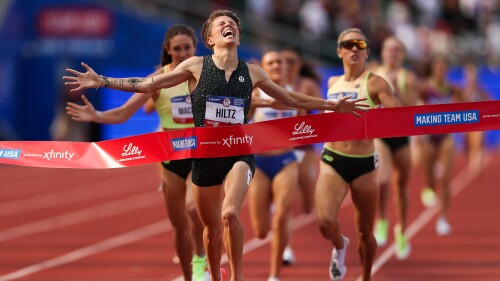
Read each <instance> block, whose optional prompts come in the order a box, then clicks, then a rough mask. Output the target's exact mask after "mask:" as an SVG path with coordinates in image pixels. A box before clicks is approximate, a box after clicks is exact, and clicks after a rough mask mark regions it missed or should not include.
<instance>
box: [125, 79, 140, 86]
mask: <svg viewBox="0 0 500 281" xmlns="http://www.w3.org/2000/svg"><path fill="white" fill-rule="evenodd" d="M140 82H142V81H141V80H140V79H138V78H129V79H128V83H129V84H130V85H132V88H135V85H137V84H139V83H140Z"/></svg>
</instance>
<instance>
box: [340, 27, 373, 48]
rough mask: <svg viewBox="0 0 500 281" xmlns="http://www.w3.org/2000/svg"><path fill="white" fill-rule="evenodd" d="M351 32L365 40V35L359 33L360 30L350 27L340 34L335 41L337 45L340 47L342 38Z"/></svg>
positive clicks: (361, 32)
mask: <svg viewBox="0 0 500 281" xmlns="http://www.w3.org/2000/svg"><path fill="white" fill-rule="evenodd" d="M351 32H354V33H358V34H361V35H362V36H363V37H364V38H365V39H366V35H365V34H364V33H363V31H361V29H359V28H356V27H351V28H348V29H344V31H342V32H340V34H339V37H338V39H337V45H338V46H340V42H342V37H344V36H345V35H346V34H347V33H351Z"/></svg>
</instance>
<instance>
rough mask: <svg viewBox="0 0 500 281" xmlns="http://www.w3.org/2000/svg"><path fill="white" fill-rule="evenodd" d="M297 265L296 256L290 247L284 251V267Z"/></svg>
mask: <svg viewBox="0 0 500 281" xmlns="http://www.w3.org/2000/svg"><path fill="white" fill-rule="evenodd" d="M294 263H295V255H294V254H293V250H292V248H291V247H290V246H287V247H286V248H285V250H284V251H283V265H292V264H294Z"/></svg>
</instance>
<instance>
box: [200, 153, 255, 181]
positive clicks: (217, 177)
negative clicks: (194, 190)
mask: <svg viewBox="0 0 500 281" xmlns="http://www.w3.org/2000/svg"><path fill="white" fill-rule="evenodd" d="M239 161H243V162H245V163H246V164H247V165H248V167H250V170H251V171H252V177H253V175H254V174H255V155H253V154H250V155H240V156H230V157H219V158H194V159H193V174H192V178H193V183H194V184H195V185H197V186H213V185H219V184H221V183H223V182H224V179H225V178H226V175H227V173H229V171H230V170H231V169H232V168H233V165H234V164H235V163H236V162H239Z"/></svg>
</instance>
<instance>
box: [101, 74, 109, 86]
mask: <svg viewBox="0 0 500 281" xmlns="http://www.w3.org/2000/svg"><path fill="white" fill-rule="evenodd" d="M101 77H102V79H104V88H108V87H109V85H110V84H111V82H110V81H109V78H108V77H105V76H102V75H101Z"/></svg>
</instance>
